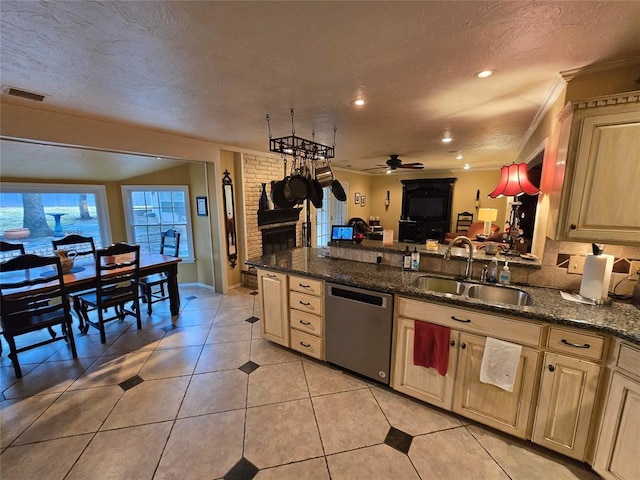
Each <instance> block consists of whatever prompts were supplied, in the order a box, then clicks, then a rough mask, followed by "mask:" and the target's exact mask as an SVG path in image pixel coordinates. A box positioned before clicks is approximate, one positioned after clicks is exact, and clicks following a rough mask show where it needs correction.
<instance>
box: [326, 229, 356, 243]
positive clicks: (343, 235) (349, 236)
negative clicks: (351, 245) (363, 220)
mask: <svg viewBox="0 0 640 480" xmlns="http://www.w3.org/2000/svg"><path fill="white" fill-rule="evenodd" d="M353 230H354V228H353V226H352V225H331V241H332V242H340V241H347V242H351V241H353V234H354V231H353Z"/></svg>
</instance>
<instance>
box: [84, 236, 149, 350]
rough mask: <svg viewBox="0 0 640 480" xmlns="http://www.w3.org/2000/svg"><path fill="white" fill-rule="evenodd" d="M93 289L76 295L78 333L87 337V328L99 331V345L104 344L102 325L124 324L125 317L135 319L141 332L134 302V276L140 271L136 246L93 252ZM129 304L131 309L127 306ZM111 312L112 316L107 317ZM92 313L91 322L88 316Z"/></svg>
mask: <svg viewBox="0 0 640 480" xmlns="http://www.w3.org/2000/svg"><path fill="white" fill-rule="evenodd" d="M95 258H96V260H95V264H96V288H95V290H93V291H91V292H89V293H84V294H81V295H79V296H78V297H77V298H78V302H79V307H80V315H81V319H82V320H81V326H80V328H81V330H82V331H83V332H84V333H87V331H88V330H89V326H92V327H94V328H97V329H98V330H99V331H100V342H102V343H106V341H107V337H106V334H105V329H104V325H105V323H106V322H109V321H111V320H116V319H118V320H124V318H125V317H126V316H127V315H133V316H134V317H135V318H136V323H137V326H138V330H140V329H141V328H142V322H141V320H140V305H139V301H138V278H139V277H138V275H139V270H140V246H139V245H129V244H127V243H116V244H114V245H111V246H110V247H107V248H101V249H99V250H96V257H95ZM129 302H131V304H132V306H131V308H127V303H129ZM109 308H113V315H112V316H110V317H109V316H107V314H108V313H109V312H108V309H109ZM92 310H93V311H95V314H94V319H92V318H90V316H89V312H90V311H92ZM95 315H97V319H95Z"/></svg>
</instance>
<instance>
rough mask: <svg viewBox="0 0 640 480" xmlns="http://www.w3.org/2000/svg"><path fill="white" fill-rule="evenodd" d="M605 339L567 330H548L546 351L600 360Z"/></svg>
mask: <svg viewBox="0 0 640 480" xmlns="http://www.w3.org/2000/svg"><path fill="white" fill-rule="evenodd" d="M604 344H605V337H604V336H602V335H593V334H590V333H586V332H583V331H576V330H573V329H568V328H558V327H550V328H549V338H548V340H547V349H548V350H554V351H556V352H563V353H569V354H571V355H575V356H578V357H584V358H590V359H592V360H600V359H601V358H602V355H603V354H604Z"/></svg>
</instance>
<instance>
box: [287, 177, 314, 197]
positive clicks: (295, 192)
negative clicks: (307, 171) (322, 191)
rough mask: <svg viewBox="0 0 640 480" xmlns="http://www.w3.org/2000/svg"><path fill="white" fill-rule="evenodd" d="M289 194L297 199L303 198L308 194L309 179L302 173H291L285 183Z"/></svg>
mask: <svg viewBox="0 0 640 480" xmlns="http://www.w3.org/2000/svg"><path fill="white" fill-rule="evenodd" d="M287 186H288V187H289V191H290V193H291V196H293V197H294V198H296V199H297V200H304V199H306V198H307V197H308V196H309V190H310V188H309V180H308V179H307V178H306V177H304V176H303V175H293V176H292V177H291V178H289V182H288V184H287Z"/></svg>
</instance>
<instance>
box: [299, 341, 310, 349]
mask: <svg viewBox="0 0 640 480" xmlns="http://www.w3.org/2000/svg"><path fill="white" fill-rule="evenodd" d="M300 345H302V346H303V347H304V348H310V347H311V344H310V343H304V342H300Z"/></svg>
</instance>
